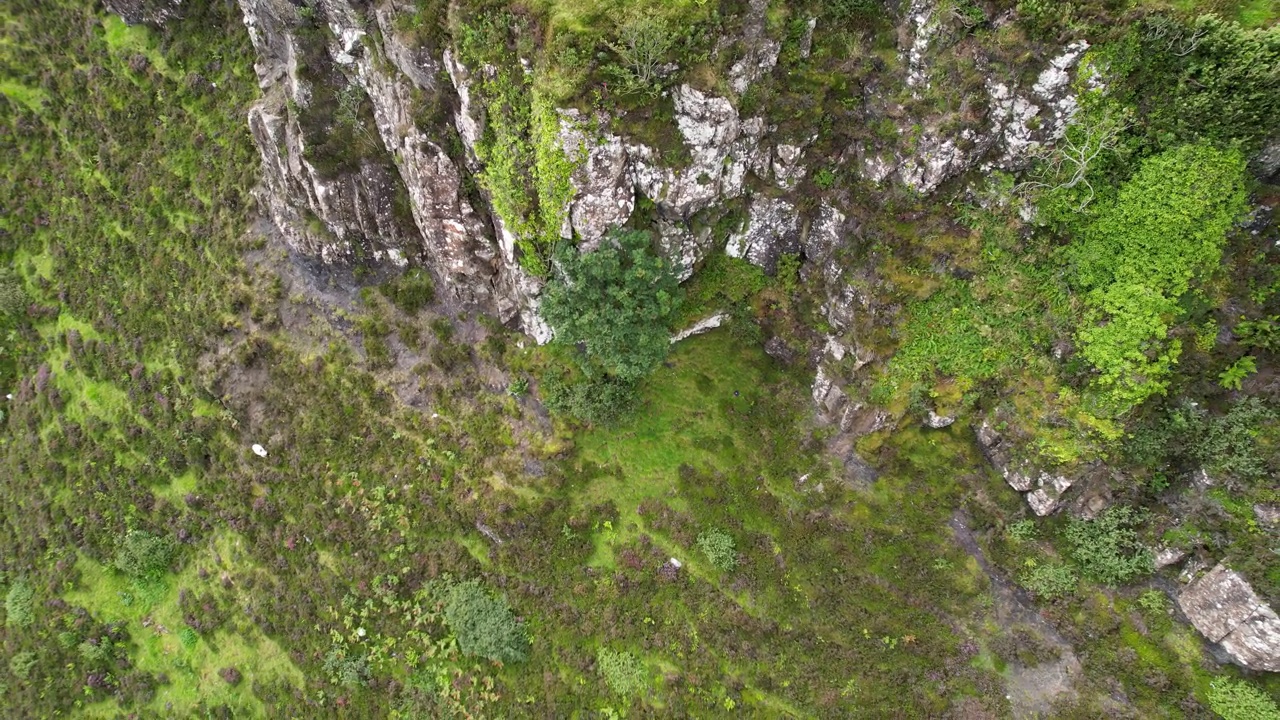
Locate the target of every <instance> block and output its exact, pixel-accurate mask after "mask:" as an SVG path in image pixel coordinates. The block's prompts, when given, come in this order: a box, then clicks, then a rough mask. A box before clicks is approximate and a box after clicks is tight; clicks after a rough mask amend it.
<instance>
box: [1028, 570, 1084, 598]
mask: <svg viewBox="0 0 1280 720" xmlns="http://www.w3.org/2000/svg"><path fill="white" fill-rule="evenodd" d="M1018 582H1020V583H1022V585H1023V587H1025V588H1027V589H1028V590H1030V591H1031V592H1033V593H1035V595H1036V597H1038V598H1042V599H1045V600H1056V599H1058V598H1061V597H1066V596H1068V595H1072V594H1074V593H1075V591H1076V585H1077V584H1078V583H1079V582H1080V578H1079V577H1078V576H1077V575H1076V571H1075V569H1074V568H1072V567H1071V566H1070V565H1066V564H1063V563H1046V564H1043V565H1036V566H1035V567H1033V568H1030V569H1029V570H1027V571H1026V572H1024V573H1023V574H1022V576H1021V577H1019V578H1018Z"/></svg>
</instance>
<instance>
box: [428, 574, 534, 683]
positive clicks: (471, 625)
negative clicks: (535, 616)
mask: <svg viewBox="0 0 1280 720" xmlns="http://www.w3.org/2000/svg"><path fill="white" fill-rule="evenodd" d="M444 617H445V621H446V622H448V623H449V628H450V629H452V630H453V633H454V635H456V636H457V638H458V648H459V649H461V650H462V652H464V653H466V654H467V655H478V656H480V657H483V658H487V659H489V660H494V661H499V662H504V663H510V662H522V661H523V660H524V659H525V658H527V657H528V656H529V639H528V637H527V636H526V635H525V631H524V628H523V627H522V626H521V625H520V623H519V622H518V621H517V620H516V616H515V614H514V613H512V612H511V606H510V605H508V604H507V601H506V599H505V598H501V597H494V596H493V595H490V594H489V592H488V591H487V590H485V589H484V588H483V587H482V586H481V585H480V581H479V580H467V581H466V582H461V583H458V584H456V585H454V586H452V587H451V588H450V589H449V592H448V595H447V596H446V599H445V604H444Z"/></svg>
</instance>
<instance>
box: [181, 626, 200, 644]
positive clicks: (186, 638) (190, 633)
mask: <svg viewBox="0 0 1280 720" xmlns="http://www.w3.org/2000/svg"><path fill="white" fill-rule="evenodd" d="M178 642H180V643H182V647H184V648H186V649H188V650H190V649H191V648H194V647H195V646H196V644H197V643H199V642H200V635H199V634H197V633H196V631H195V629H194V628H190V627H184V628H182V629H181V630H179V631H178Z"/></svg>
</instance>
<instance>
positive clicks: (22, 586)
mask: <svg viewBox="0 0 1280 720" xmlns="http://www.w3.org/2000/svg"><path fill="white" fill-rule="evenodd" d="M34 595H35V592H34V591H33V590H32V589H31V586H30V585H28V584H27V583H26V582H24V581H22V580H19V581H17V582H15V583H14V584H13V585H12V586H11V587H10V588H9V594H8V595H6V596H5V599H4V610H5V623H6V624H8V625H13V626H15V627H27V626H28V625H30V624H31V623H32V621H34V620H35V610H34V608H33V607H32V602H31V601H32V598H33V596H34Z"/></svg>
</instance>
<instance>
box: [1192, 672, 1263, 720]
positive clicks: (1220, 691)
mask: <svg viewBox="0 0 1280 720" xmlns="http://www.w3.org/2000/svg"><path fill="white" fill-rule="evenodd" d="M1207 695H1208V700H1209V708H1210V709H1211V710H1213V711H1214V712H1216V713H1218V714H1219V715H1221V716H1222V718H1223V720H1280V706H1277V705H1276V701H1275V700H1272V699H1271V698H1270V697H1269V696H1268V695H1267V693H1266V692H1264V691H1263V690H1261V689H1260V688H1259V687H1258V686H1257V685H1254V684H1253V683H1249V682H1245V681H1243V680H1229V679H1226V678H1218V679H1216V680H1214V681H1213V683H1212V684H1210V685H1209V692H1208V693H1207Z"/></svg>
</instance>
